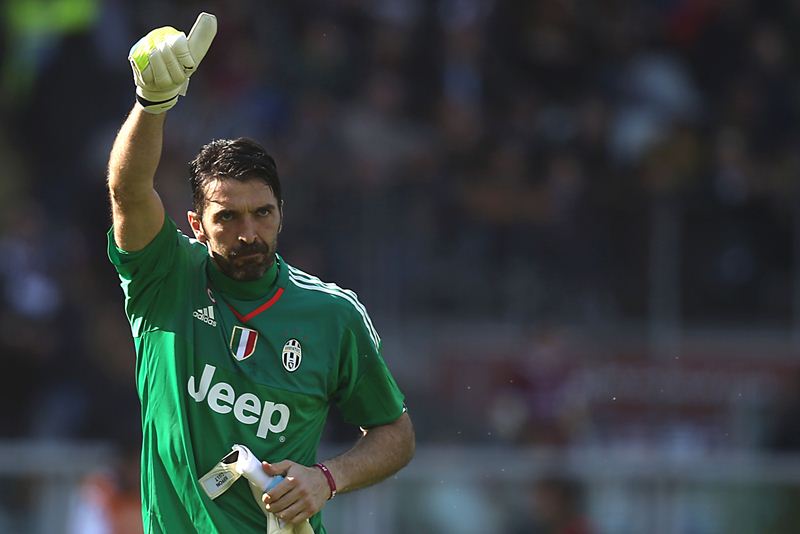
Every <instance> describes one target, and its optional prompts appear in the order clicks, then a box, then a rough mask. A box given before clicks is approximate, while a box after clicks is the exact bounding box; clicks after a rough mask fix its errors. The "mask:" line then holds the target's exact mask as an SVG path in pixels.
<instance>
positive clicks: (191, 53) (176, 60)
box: [128, 13, 217, 114]
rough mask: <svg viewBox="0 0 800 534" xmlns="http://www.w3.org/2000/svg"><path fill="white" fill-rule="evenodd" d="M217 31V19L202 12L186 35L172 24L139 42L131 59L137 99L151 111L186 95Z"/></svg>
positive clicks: (163, 110)
mask: <svg viewBox="0 0 800 534" xmlns="http://www.w3.org/2000/svg"><path fill="white" fill-rule="evenodd" d="M216 34H217V19H216V17H215V16H214V15H211V14H210V13H200V15H199V16H198V17H197V21H196V22H195V23H194V26H192V29H191V31H190V32H189V37H186V34H184V33H183V32H181V31H178V30H176V29H175V28H173V27H171V26H164V27H162V28H157V29H155V30H153V31H151V32H150V33H148V34H147V35H145V36H144V37H142V38H141V39H139V41H137V42H136V44H134V45H133V47H132V48H131V51H130V54H129V55H128V60H129V61H130V63H131V68H132V69H133V81H134V83H135V84H136V100H137V101H138V102H139V104H141V106H142V107H143V108H144V110H145V111H147V112H148V113H154V114H156V113H164V112H165V111H167V110H168V109H171V108H172V107H173V106H174V105H175V103H176V102H177V101H178V96H179V95H181V96H183V95H185V94H186V89H187V88H188V85H189V77H190V76H191V75H192V74H193V73H194V72H195V70H197V67H198V66H199V65H200V62H201V61H202V60H203V58H204V57H205V55H206V52H208V49H209V47H210V46H211V42H212V41H213V40H214V36H215V35H216Z"/></svg>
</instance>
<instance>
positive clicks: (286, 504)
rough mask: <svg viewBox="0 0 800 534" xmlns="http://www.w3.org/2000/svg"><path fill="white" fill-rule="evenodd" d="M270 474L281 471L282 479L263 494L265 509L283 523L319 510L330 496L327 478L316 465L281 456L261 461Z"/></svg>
mask: <svg viewBox="0 0 800 534" xmlns="http://www.w3.org/2000/svg"><path fill="white" fill-rule="evenodd" d="M262 467H263V468H264V472H265V473H267V474H268V475H270V476H276V475H282V476H284V477H285V480H284V481H283V482H281V483H280V484H278V485H277V486H275V487H274V488H272V489H271V490H269V491H268V492H267V493H265V494H264V496H263V500H264V503H265V504H266V505H267V510H269V511H270V512H272V513H273V514H275V515H276V516H278V518H279V519H281V520H282V521H285V522H287V523H300V522H301V521H304V520H306V519H308V518H309V517H311V516H312V515H314V514H316V513H317V512H319V511H320V510H321V509H322V507H323V506H325V502H326V501H327V500H328V497H329V496H330V488H329V487H328V481H327V480H326V479H325V475H323V474H322V471H320V470H319V469H317V468H316V467H306V466H304V465H301V464H298V463H296V462H292V461H291V460H284V461H282V462H277V463H274V464H270V463H268V462H262Z"/></svg>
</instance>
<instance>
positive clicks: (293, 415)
mask: <svg viewBox="0 0 800 534" xmlns="http://www.w3.org/2000/svg"><path fill="white" fill-rule="evenodd" d="M108 255H109V258H110V259H111V262H112V263H113V264H114V266H115V267H116V269H117V272H118V273H119V277H120V280H121V285H122V289H123V291H124V293H125V312H126V315H127V317H128V320H129V322H130V325H131V330H132V334H133V339H134V345H135V348H136V386H137V391H138V394H139V398H140V400H141V405H142V433H143V435H142V514H143V519H144V530H145V532H146V533H152V534H156V533H162V532H163V533H167V534H175V533H188V532H195V531H196V532H200V533H203V534H207V533H208V534H211V533H217V532H219V533H223V534H233V533H236V534H247V533H253V534H256V533H258V534H264V532H265V531H266V519H265V518H264V516H263V514H262V512H261V511H260V509H259V508H258V506H257V504H256V503H255V501H254V499H253V496H252V494H251V493H250V489H249V488H248V485H247V482H246V481H243V480H240V481H238V482H237V483H235V484H234V485H233V486H232V487H231V488H230V489H229V490H228V491H227V492H226V493H224V494H222V495H221V496H219V497H218V498H217V499H215V500H213V501H212V500H211V499H210V498H209V497H208V496H207V495H206V493H205V492H204V490H203V488H202V486H201V485H200V483H199V482H198V479H200V478H201V477H202V476H203V475H204V474H206V473H207V472H208V471H209V470H210V469H211V468H212V467H214V466H215V465H216V464H217V462H218V461H219V460H220V459H221V458H222V457H223V456H224V455H225V454H227V453H228V452H229V451H230V449H231V446H232V445H233V444H235V443H239V444H243V445H246V446H247V447H249V448H250V450H252V451H253V453H254V454H255V455H256V456H257V457H259V458H261V459H262V460H268V461H270V462H277V461H281V460H284V459H289V460H293V461H295V462H298V463H301V464H304V465H312V464H314V463H315V462H316V461H317V459H316V451H317V447H318V445H319V440H320V436H321V434H322V430H323V426H324V423H325V419H326V417H327V413H328V407H329V406H330V404H331V403H334V404H336V406H337V407H338V408H339V410H340V411H341V413H342V415H343V417H344V419H345V421H347V422H349V423H352V424H354V425H358V426H361V427H365V428H369V427H372V426H377V425H382V424H387V423H390V422H393V421H395V420H396V419H397V418H398V417H400V416H401V415H402V413H403V409H404V408H403V396H402V394H401V392H400V390H399V389H398V387H397V384H396V383H395V381H394V379H393V378H392V376H391V374H390V373H389V371H388V369H387V368H386V365H385V363H384V361H383V358H382V357H381V340H380V337H378V334H377V332H376V331H375V328H374V327H373V325H372V321H371V320H370V317H369V315H367V312H366V310H365V309H364V306H363V305H362V304H361V303H360V302H359V301H358V299H357V298H356V295H355V294H354V293H353V292H352V291H349V290H345V289H341V288H339V287H338V286H336V285H334V284H329V283H324V282H322V281H320V280H319V279H318V278H316V277H314V276H311V275H309V274H306V273H304V272H302V271H300V270H299V269H296V268H294V267H292V266H290V265H289V264H287V263H286V262H285V261H284V260H283V259H282V258H281V257H279V256H278V257H277V258H276V261H275V264H274V265H273V266H272V267H271V268H270V269H269V270H268V271H267V273H265V275H264V276H263V277H262V279H260V280H257V281H253V282H238V281H235V280H233V279H231V278H229V277H227V276H225V275H224V274H222V273H221V272H220V271H219V270H218V269H217V267H216V265H215V264H214V262H213V261H211V259H210V256H209V254H208V249H207V248H206V247H205V246H204V245H202V244H201V243H198V242H197V241H195V240H193V239H189V238H188V237H187V236H185V235H184V234H182V233H181V232H180V231H178V229H177V227H176V226H175V223H174V222H173V221H172V220H171V219H169V218H168V217H167V218H165V223H164V225H163V227H162V229H161V231H160V232H159V233H158V235H157V236H156V237H155V238H154V239H153V241H152V242H151V243H150V244H148V245H147V246H146V247H145V248H144V249H143V250H140V251H137V252H125V251H123V250H121V249H120V248H118V247H117V246H116V245H115V243H114V238H113V231H109V233H108ZM320 515H321V514H317V515H316V516H314V517H313V518H312V519H311V525H312V527H313V528H314V532H316V533H317V534H319V533H324V532H325V529H324V527H323V526H322V520H321V517H320Z"/></svg>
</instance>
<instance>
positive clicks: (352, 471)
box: [325, 414, 415, 492]
mask: <svg viewBox="0 0 800 534" xmlns="http://www.w3.org/2000/svg"><path fill="white" fill-rule="evenodd" d="M414 448H415V442H414V428H413V426H412V424H411V419H410V418H409V417H408V414H403V415H402V416H401V417H400V418H399V419H398V420H397V421H395V422H394V423H391V424H388V425H384V426H378V427H375V428H372V429H370V430H369V431H367V432H366V434H364V435H363V436H362V437H361V439H359V440H358V442H357V443H356V444H355V446H353V448H352V449H350V450H349V451H347V452H345V453H344V454H342V455H340V456H337V457H335V458H332V459H330V460H327V461H326V462H325V465H326V466H327V467H328V469H329V470H330V471H331V474H332V475H333V478H334V480H335V481H336V488H337V491H338V492H347V491H353V490H356V489H359V488H363V487H366V486H369V485H371V484H375V483H377V482H380V481H381V480H383V479H385V478H386V477H388V476H391V475H392V474H394V473H396V472H397V471H399V470H400V469H402V468H403V467H404V466H405V465H406V464H408V462H410V461H411V458H412V457H413V456H414Z"/></svg>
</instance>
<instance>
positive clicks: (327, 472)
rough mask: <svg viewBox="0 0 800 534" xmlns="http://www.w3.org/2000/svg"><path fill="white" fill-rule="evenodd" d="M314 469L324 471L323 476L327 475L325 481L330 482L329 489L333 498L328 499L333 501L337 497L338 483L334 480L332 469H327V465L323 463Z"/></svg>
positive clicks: (316, 465)
mask: <svg viewBox="0 0 800 534" xmlns="http://www.w3.org/2000/svg"><path fill="white" fill-rule="evenodd" d="M314 467H316V468H317V469H319V470H320V471H322V474H323V475H325V480H327V481H328V487H329V488H330V490H331V496H330V497H328V500H331V499H333V498H334V497H336V481H335V480H333V475H332V474H331V471H330V469H328V468H327V467H325V464H321V463H316V464H314Z"/></svg>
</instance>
